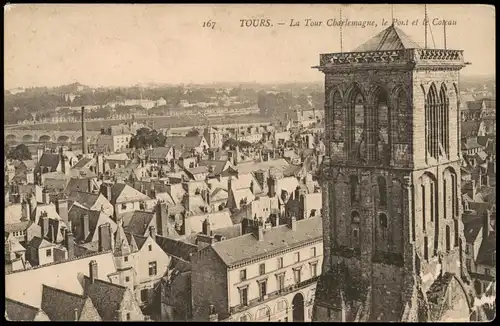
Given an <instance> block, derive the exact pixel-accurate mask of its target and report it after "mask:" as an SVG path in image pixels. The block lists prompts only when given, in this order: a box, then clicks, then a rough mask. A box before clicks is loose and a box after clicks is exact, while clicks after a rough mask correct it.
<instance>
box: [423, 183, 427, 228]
mask: <svg viewBox="0 0 500 326" xmlns="http://www.w3.org/2000/svg"><path fill="white" fill-rule="evenodd" d="M425 202H426V198H425V185H422V227H423V228H424V231H425V222H426V221H425V214H427V210H426V207H425Z"/></svg>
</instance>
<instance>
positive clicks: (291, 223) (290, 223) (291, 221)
mask: <svg viewBox="0 0 500 326" xmlns="http://www.w3.org/2000/svg"><path fill="white" fill-rule="evenodd" d="M288 227H289V228H290V229H292V231H296V230H297V219H296V218H295V216H291V217H290V219H289V220H288Z"/></svg>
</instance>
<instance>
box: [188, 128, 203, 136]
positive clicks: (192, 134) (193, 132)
mask: <svg viewBox="0 0 500 326" xmlns="http://www.w3.org/2000/svg"><path fill="white" fill-rule="evenodd" d="M199 135H200V132H199V131H198V129H196V128H193V129H191V130H189V131H188V133H187V134H186V137H196V136H199Z"/></svg>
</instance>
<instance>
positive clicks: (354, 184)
mask: <svg viewBox="0 0 500 326" xmlns="http://www.w3.org/2000/svg"><path fill="white" fill-rule="evenodd" d="M349 179H350V184H351V203H357V202H359V180H358V177H357V176H355V175H351V176H350V177H349Z"/></svg>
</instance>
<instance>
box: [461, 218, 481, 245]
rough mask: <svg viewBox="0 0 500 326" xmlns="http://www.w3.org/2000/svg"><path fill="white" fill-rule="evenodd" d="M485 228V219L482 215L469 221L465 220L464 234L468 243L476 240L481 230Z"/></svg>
mask: <svg viewBox="0 0 500 326" xmlns="http://www.w3.org/2000/svg"><path fill="white" fill-rule="evenodd" d="M482 228H483V219H482V218H481V217H476V218H473V219H471V220H469V221H467V222H465V221H464V236H465V241H466V242H467V243H473V242H474V241H476V239H477V236H478V235H479V232H480V231H481V229H482Z"/></svg>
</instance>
